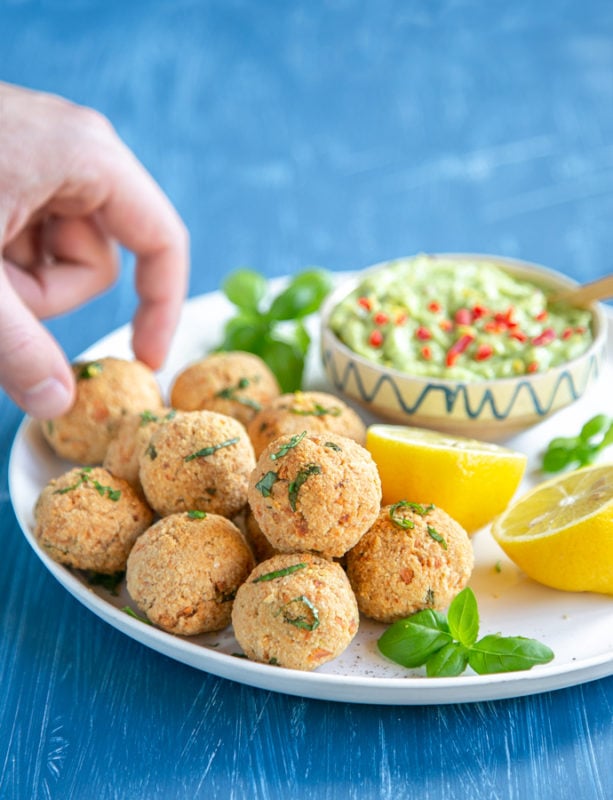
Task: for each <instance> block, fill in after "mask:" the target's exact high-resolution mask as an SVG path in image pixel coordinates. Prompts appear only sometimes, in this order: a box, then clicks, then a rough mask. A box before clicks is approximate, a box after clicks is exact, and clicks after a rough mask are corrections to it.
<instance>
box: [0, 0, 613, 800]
mask: <svg viewBox="0 0 613 800" xmlns="http://www.w3.org/2000/svg"><path fill="white" fill-rule="evenodd" d="M0 78H2V79H4V80H8V81H13V82H16V83H22V84H24V85H28V86H32V87H35V88H39V89H45V90H49V91H54V92H57V93H60V94H63V95H65V96H67V97H69V98H71V99H73V100H75V101H77V102H80V103H85V104H88V105H91V106H94V107H96V108H98V109H99V110H101V111H102V112H104V113H105V114H107V115H108V116H109V117H110V119H111V120H112V122H113V123H114V125H115V126H116V128H117V130H118V131H119V133H120V134H121V135H122V136H123V137H124V139H125V140H126V141H127V142H128V144H129V145H130V146H131V147H132V148H133V149H134V150H135V151H136V153H137V154H138V156H139V157H140V158H141V160H143V161H144V163H145V164H146V165H147V167H148V168H149V169H150V170H151V172H152V173H153V174H154V176H155V177H156V178H157V180H158V181H159V182H160V183H161V184H162V186H163V187H164V188H165V189H166V191H167V192H168V193H169V195H170V196H171V198H172V200H173V201H174V202H175V204H176V205H177V207H178V209H179V211H180V212H181V214H182V216H183V217H184V219H185V221H186V223H187V224H188V227H189V229H190V232H191V235H192V257H193V275H192V284H191V293H192V294H198V293H200V292H203V291H208V290H211V289H214V288H216V286H217V285H218V283H219V280H220V277H221V276H222V275H223V274H224V273H226V272H227V271H228V270H230V269H232V268H234V267H237V266H240V265H251V266H253V267H255V268H257V269H259V270H262V271H264V272H266V273H267V274H268V275H271V276H272V275H279V274H283V273H287V272H292V271H295V270H297V269H299V268H302V267H305V266H307V265H311V264H317V265H321V266H325V267H329V268H331V269H351V268H361V267H365V266H367V265H369V264H371V263H375V262H378V261H380V260H383V259H386V258H388V257H395V256H401V255H409V254H412V253H414V252H417V251H422V250H424V251H440V252H442V251H477V252H492V253H499V254H502V255H507V256H513V257H519V258H525V259H528V260H531V261H537V262H541V263H545V264H547V265H549V266H552V267H554V268H557V269H560V270H562V271H564V272H566V273H567V274H569V275H572V276H573V277H575V278H577V279H580V280H585V279H589V278H594V277H597V276H598V275H601V274H604V273H605V272H608V271H610V270H611V253H612V252H613V5H612V4H611V3H610V2H605V1H604V0H603V1H602V2H599V1H598V0H584V2H578V0H560V1H559V2H556V3H546V2H540V3H539V2H534V0H516V2H513V3H502V2H497V0H496V1H494V2H476V0H475V1H473V2H471V1H470V0H465V1H464V2H462V1H461V0H431V2H426V1H425V0H423V1H422V2H417V1H416V0H407V2H399V1H398V2H393V1H392V0H378V1H377V2H376V3H375V2H371V3H367V2H362V3H360V2H356V1H355V0H339V1H338V2H327V3H324V2H314V1H313V0H312V1H311V2H283V1H282V0H276V1H273V0H268V1H267V2H251V3H249V2H247V1H246V0H229V1H228V2H222V0H218V2H206V1H205V2H197V0H192V1H191V2H190V1H189V0H176V2H161V1H160V0H148V2H144V0H142V1H141V0H133V2H125V3H124V2H110V0H109V1H107V2H85V1H84V0H83V1H81V2H80V1H79V0H73V1H72V2H60V0H47V1H46V2H31V1H30V0H8V1H7V0H0ZM130 273H131V270H130V267H129V265H128V266H127V268H126V269H125V271H124V273H123V276H122V278H121V280H120V282H119V283H118V285H117V286H116V287H115V288H114V289H113V290H111V291H110V292H108V293H107V294H106V295H105V296H104V297H102V298H100V299H98V300H96V301H94V302H93V303H91V304H90V305H89V306H88V308H87V309H86V310H82V311H80V312H77V313H75V314H72V315H69V316H67V317H65V318H62V319H58V320H54V321H53V322H52V323H51V324H50V327H51V328H52V330H53V331H54V332H55V333H56V334H57V335H58V337H59V338H60V340H61V341H62V344H63V345H64V346H65V348H66V349H67V351H68V353H69V355H71V356H74V355H76V354H77V353H78V352H80V351H81V350H83V349H84V348H85V347H86V346H87V345H89V344H90V343H91V342H93V341H94V340H96V339H97V338H99V337H100V336H101V335H103V334H104V333H106V332H108V331H109V330H110V329H112V328H114V327H116V326H117V325H119V324H122V323H124V322H126V321H127V320H128V319H129V318H130V315H131V313H132V310H133V308H134V304H135V298H134V293H133V289H132V284H131V274H130ZM19 419H20V414H19V412H18V411H17V409H16V408H15V407H14V406H13V405H12V404H11V403H9V401H8V400H7V399H6V397H5V396H4V395H1V394H0V513H1V519H2V522H1V523H0V542H1V543H2V552H3V558H2V560H1V562H0V586H1V587H2V597H3V602H2V604H1V606H0V620H1V622H0V682H1V685H2V695H3V701H2V703H1V705H0V797H2V799H3V800H4V799H5V798H6V799H7V800H8V799H9V798H10V799H11V800H25V799H26V798H27V799H28V800H30V799H31V798H32V799H33V798H53V800H55V799H56V798H61V799H62V800H63V799H64V798H71V799H72V798H74V799H75V800H80V798H83V799H85V798H94V797H95V798H99V799H100V800H107V799H110V798H117V800H125V799H126V798H130V800H132V799H136V800H141V798H142V800H157V799H158V798H159V799H160V800H162V799H163V800H166V798H177V799H180V800H183V798H185V800H192V799H193V798H206V799H207V800H208V799H209V798H224V800H235V799H237V798H266V800H268V799H269V798H271V799H273V798H280V797H290V796H291V797H295V798H317V800H337V798H338V800H341V798H342V799H343V800H344V799H345V798H356V800H357V799H358V798H360V799H361V800H362V799H364V798H373V799H374V798H383V799H389V800H392V798H393V800H396V799H397V798H404V797H418V798H420V800H423V799H426V800H455V799H456V798H464V797H473V798H518V799H519V798H532V797H535V798H536V797H538V798H545V799H547V798H553V797H556V798H582V800H583V798H587V799H588V800H589V799H591V798H598V800H601V799H602V800H605V798H610V797H612V796H613V768H612V766H611V753H612V752H613V727H612V724H611V720H612V717H613V678H609V679H604V680H600V681H596V682H594V683H591V684H587V685H584V686H578V687H575V688H572V689H567V690H563V691H558V692H555V693H551V694H544V695H540V696H535V697H528V698H522V699H517V700H507V701H502V702H497V703H489V702H488V703H480V704H475V705H459V706H448V707H431V708H429V707H423V708H419V707H417V708H386V707H376V706H374V707H368V706H350V705H343V704H334V703H326V702H321V701H312V700H300V699H296V698H291V697H285V696H281V695H277V694H274V693H268V692H264V691H259V690H255V689H250V688H247V687H243V686H238V685H235V684H232V683H229V682H227V681H224V680H221V679H217V678H214V677H211V676H208V675H206V674H203V673H200V672H198V671H196V670H193V669H190V668H188V667H185V666H183V665H181V664H178V663H175V662H174V661H171V660H170V659H167V658H165V657H163V656H160V655H157V654H156V653H153V652H150V651H149V650H147V649H145V648H144V647H142V646H140V645H138V644H136V643H135V642H133V641H131V640H130V639H127V638H126V637H125V636H122V635H121V634H119V633H118V632H116V631H115V630H114V629H112V628H110V627H109V626H108V625H105V624H104V623H102V622H100V621H99V620H98V619H97V618H96V617H95V616H94V615H93V614H91V613H90V612H88V611H87V610H85V609H84V608H82V607H81V606H80V605H79V604H78V603H77V602H76V601H74V600H73V599H72V598H71V597H70V596H69V595H68V594H67V593H66V591H65V590H64V589H62V588H61V587H60V586H59V585H58V584H57V583H56V582H55V581H54V579H53V578H52V577H51V576H50V575H49V574H48V573H47V572H46V571H45V570H44V568H43V567H42V565H41V564H40V563H39V561H38V559H37V558H36V557H35V556H34V554H33V553H32V552H31V551H30V549H29V547H28V545H27V543H26V542H25V540H24V539H23V537H22V536H21V534H20V533H19V530H18V527H17V524H16V522H15V520H14V517H13V515H12V511H11V507H10V500H9V496H8V488H7V460H8V449H9V447H10V443H11V441H12V438H13V436H14V434H15V432H16V428H17V424H18V421H19Z"/></svg>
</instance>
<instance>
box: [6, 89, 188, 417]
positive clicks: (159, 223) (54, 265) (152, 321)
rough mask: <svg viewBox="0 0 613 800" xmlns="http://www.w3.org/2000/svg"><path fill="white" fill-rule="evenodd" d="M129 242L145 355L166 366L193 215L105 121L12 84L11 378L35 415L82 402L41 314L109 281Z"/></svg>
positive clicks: (13, 391) (137, 348)
mask: <svg viewBox="0 0 613 800" xmlns="http://www.w3.org/2000/svg"><path fill="white" fill-rule="evenodd" d="M118 244H120V245H123V246H124V247H126V248H127V249H129V250H131V251H132V252H133V253H134V254H135V256H136V274H135V275H136V276H135V283H136V291H137V293H138V295H139V301H140V304H139V307H138V310H137V312H136V314H135V317H134V323H133V324H134V332H133V340H132V345H133V349H134V354H135V356H136V357H137V358H139V359H140V360H142V361H144V362H145V363H146V364H148V365H149V366H150V367H151V368H153V369H157V368H158V367H160V366H161V364H162V363H163V361H164V358H165V356H166V353H167V351H168V347H169V344H170V340H171V338H172V335H173V333H174V330H175V327H176V324H177V322H178V319H179V314H180V309H181V304H182V301H183V299H184V297H185V293H186V291H187V279H188V271H189V253H188V251H189V241H188V235H187V232H186V230H185V228H184V226H183V223H182V222H181V220H180V219H179V217H178V215H177V213H176V212H175V210H174V209H173V207H172V206H171V204H170V202H169V201H168V199H167V198H166V197H165V195H164V194H163V193H162V191H161V190H160V188H159V187H158V186H157V184H156V183H155V182H154V180H153V179H152V178H151V176H150V175H149V174H148V173H147V172H146V171H145V169H144V168H143V167H142V165H141V164H140V163H139V162H138V161H137V160H136V158H135V157H134V155H133V154H132V153H131V152H130V150H129V149H128V148H127V147H126V146H125V145H124V144H123V143H122V142H121V140H120V139H119V138H118V137H117V135H116V134H115V132H114V130H113V128H112V127H111V125H110V123H109V122H108V121H107V120H106V119H105V118H104V117H102V116H101V115H100V114H98V113H97V112H95V111H93V110H91V109H87V108H83V107H80V106H76V105H73V104H72V103H70V102H68V101H67V100H64V99H62V98H60V97H56V96H53V95H48V94H42V93H38V92H33V91H29V90H26V89H21V88H17V87H14V86H10V85H8V84H4V83H1V82H0V386H2V387H3V388H4V389H5V390H6V392H7V393H8V394H9V395H10V396H11V397H12V398H13V400H14V401H15V402H16V403H17V404H18V405H19V406H21V407H22V408H23V409H24V410H25V411H27V412H28V413H29V414H31V415H32V416H34V417H40V418H52V417H55V416H58V415H60V414H62V413H64V412H65V411H67V410H68V408H69V407H70V405H71V403H72V402H73V398H74V378H73V374H72V370H71V368H70V365H69V363H68V360H67V358H66V356H65V355H64V353H63V352H62V350H61V348H60V346H59V345H58V343H57V342H56V341H55V340H54V339H53V337H52V336H51V335H50V334H49V332H48V331H47V330H46V329H45V328H44V327H43V325H41V323H40V322H39V319H43V318H45V317H49V316H53V315H55V314H60V313H62V312H64V311H67V310H69V309H71V308H74V307H75V306H77V305H79V304H81V303H83V302H85V301H86V300H88V299H90V298H92V297H94V296H95V295H96V294H99V293H100V292H102V291H103V290H104V289H106V288H107V287H109V286H110V285H111V284H112V283H113V282H114V281H115V279H116V277H117V274H118V269H119V267H118V263H119V262H118V252H117V245H118Z"/></svg>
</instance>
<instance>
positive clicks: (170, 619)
mask: <svg viewBox="0 0 613 800" xmlns="http://www.w3.org/2000/svg"><path fill="white" fill-rule="evenodd" d="M254 563H255V562H254V560H253V555H252V554H251V550H250V549H249V547H248V545H247V543H246V542H245V540H244V538H243V536H242V534H241V532H240V531H239V530H238V528H237V527H236V526H235V525H234V524H233V523H232V522H230V520H228V519H226V518H225V517H220V516H218V515H217V514H207V513H205V512H198V511H195V512H186V513H181V514H172V515H171V516H168V517H164V519H161V520H160V521H159V522H156V524H155V525H153V526H152V527H151V528H149V530H148V531H146V533H144V534H143V535H142V536H141V537H140V538H139V539H138V541H137V542H136V544H135V545H134V547H133V548H132V552H131V553H130V557H129V558H128V566H127V571H126V582H127V587H128V592H129V594H130V596H131V597H132V599H133V600H134V601H135V603H136V604H137V605H138V607H139V608H140V610H141V611H143V612H144V613H145V614H146V615H147V617H148V618H149V619H150V620H151V622H153V623H155V624H156V625H159V627H160V628H163V629H164V630H165V631H169V632H170V633H178V634H181V635H183V636H192V635H194V634H198V633H206V632H207V631H218V630H222V629H223V628H225V627H226V626H227V625H229V623H230V616H231V613H232V602H233V600H234V597H235V595H236V591H237V589H238V587H239V586H240V584H241V583H242V582H243V581H244V580H245V579H246V578H247V576H248V575H249V573H250V571H251V570H252V569H253V565H254Z"/></svg>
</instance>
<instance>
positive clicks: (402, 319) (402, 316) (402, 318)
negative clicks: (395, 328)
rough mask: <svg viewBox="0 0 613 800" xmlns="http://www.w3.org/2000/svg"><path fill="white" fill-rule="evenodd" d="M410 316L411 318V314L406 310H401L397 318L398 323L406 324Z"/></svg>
mask: <svg viewBox="0 0 613 800" xmlns="http://www.w3.org/2000/svg"><path fill="white" fill-rule="evenodd" d="M408 318H409V315H408V314H407V313H406V311H401V312H400V313H399V314H398V315H397V316H396V320H395V322H396V325H404V323H405V322H406V321H407V320H408Z"/></svg>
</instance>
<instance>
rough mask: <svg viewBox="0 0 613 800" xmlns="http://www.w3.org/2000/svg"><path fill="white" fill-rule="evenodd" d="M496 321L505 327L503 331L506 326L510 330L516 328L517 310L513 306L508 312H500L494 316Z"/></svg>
mask: <svg viewBox="0 0 613 800" xmlns="http://www.w3.org/2000/svg"><path fill="white" fill-rule="evenodd" d="M494 319H495V320H496V322H498V324H499V325H501V326H503V329H504V326H505V325H506V326H507V327H509V328H514V327H515V326H516V325H517V320H516V319H515V308H514V307H513V306H509V307H508V308H507V310H506V311H499V312H498V313H497V314H494Z"/></svg>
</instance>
